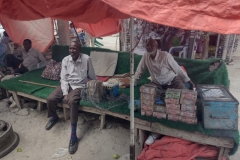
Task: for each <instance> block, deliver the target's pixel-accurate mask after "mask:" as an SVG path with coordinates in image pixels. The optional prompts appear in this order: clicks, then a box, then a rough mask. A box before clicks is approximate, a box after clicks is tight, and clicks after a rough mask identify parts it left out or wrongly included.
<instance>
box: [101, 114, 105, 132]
mask: <svg viewBox="0 0 240 160" xmlns="http://www.w3.org/2000/svg"><path fill="white" fill-rule="evenodd" d="M105 118H106V114H101V123H100V129H103V128H104V127H105Z"/></svg>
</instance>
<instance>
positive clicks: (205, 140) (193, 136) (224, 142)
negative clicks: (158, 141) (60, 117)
mask: <svg viewBox="0 0 240 160" xmlns="http://www.w3.org/2000/svg"><path fill="white" fill-rule="evenodd" d="M9 92H10V93H15V94H16V92H14V91H9ZM17 95H20V96H23V97H28V98H30V99H34V100H37V101H40V102H43V103H46V99H42V98H38V97H35V96H32V95H28V94H25V93H22V92H17ZM15 96H16V95H15ZM58 105H59V106H62V107H63V111H64V118H65V120H67V119H69V109H68V108H69V107H68V105H67V104H61V103H59V104H58ZM79 109H80V110H82V111H85V112H91V113H95V114H107V115H111V116H114V117H118V118H121V119H125V120H130V116H129V115H123V114H119V113H113V112H111V111H108V110H101V109H97V108H92V107H82V106H80V107H79ZM135 127H136V128H138V129H141V130H146V131H151V132H156V133H160V134H164V135H169V136H172V137H177V138H182V139H186V140H190V141H193V142H197V143H201V144H209V145H215V146H219V147H226V148H233V147H234V140H233V139H232V138H221V137H219V138H217V137H211V136H207V135H204V134H202V133H200V132H195V133H190V132H186V131H181V130H177V129H173V128H169V127H166V126H164V125H162V124H160V123H153V124H152V123H151V122H148V121H145V120H141V119H138V118H135Z"/></svg>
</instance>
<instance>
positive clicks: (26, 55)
mask: <svg viewBox="0 0 240 160" xmlns="http://www.w3.org/2000/svg"><path fill="white" fill-rule="evenodd" d="M23 47H24V49H23V50H22V58H23V60H21V59H18V58H16V57H15V56H14V55H13V54H7V56H6V60H7V66H8V67H12V68H13V69H14V73H20V74H23V73H26V72H28V71H31V70H35V69H37V68H42V67H44V66H46V59H45V58H44V57H43V55H42V53H41V52H39V51H38V50H36V49H34V48H32V41H31V40H30V39H25V40H24V41H23ZM19 56H20V55H19Z"/></svg>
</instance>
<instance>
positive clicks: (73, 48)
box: [69, 42, 80, 61]
mask: <svg viewBox="0 0 240 160" xmlns="http://www.w3.org/2000/svg"><path fill="white" fill-rule="evenodd" d="M69 53H70V55H71V56H72V59H73V60H74V61H76V60H77V59H78V57H79V55H80V46H79V44H77V43H76V42H72V43H71V45H70V46H69Z"/></svg>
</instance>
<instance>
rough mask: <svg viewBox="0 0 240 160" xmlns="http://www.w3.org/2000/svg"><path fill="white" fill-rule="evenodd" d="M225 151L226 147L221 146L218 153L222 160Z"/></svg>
mask: <svg viewBox="0 0 240 160" xmlns="http://www.w3.org/2000/svg"><path fill="white" fill-rule="evenodd" d="M223 152H224V147H221V148H220V149H219V153H218V160H221V159H222V156H223Z"/></svg>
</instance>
